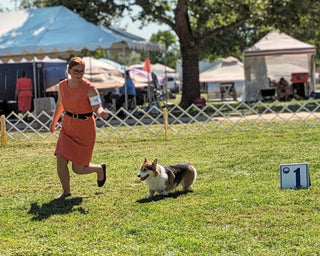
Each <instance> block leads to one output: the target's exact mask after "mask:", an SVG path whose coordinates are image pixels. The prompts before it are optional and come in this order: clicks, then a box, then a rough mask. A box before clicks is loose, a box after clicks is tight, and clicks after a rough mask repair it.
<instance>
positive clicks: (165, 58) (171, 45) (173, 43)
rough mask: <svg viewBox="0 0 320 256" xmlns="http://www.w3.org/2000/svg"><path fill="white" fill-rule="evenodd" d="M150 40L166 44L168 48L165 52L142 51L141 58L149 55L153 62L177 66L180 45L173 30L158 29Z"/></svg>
mask: <svg viewBox="0 0 320 256" xmlns="http://www.w3.org/2000/svg"><path fill="white" fill-rule="evenodd" d="M150 41H152V42H156V43H158V44H162V45H164V46H165V49H166V51H165V53H163V52H155V51H153V52H147V53H142V54H141V58H142V59H145V58H146V57H147V55H148V57H149V58H150V61H151V63H161V64H164V65H166V66H169V67H172V68H175V67H176V62H177V59H178V57H179V49H178V47H179V46H178V44H177V40H176V36H175V35H174V34H173V33H172V32H171V31H158V32H157V33H156V34H153V35H152V36H151V38H150Z"/></svg>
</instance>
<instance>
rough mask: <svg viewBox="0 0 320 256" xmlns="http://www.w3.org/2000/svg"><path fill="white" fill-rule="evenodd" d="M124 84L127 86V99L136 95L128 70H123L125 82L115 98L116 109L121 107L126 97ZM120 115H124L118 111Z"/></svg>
mask: <svg viewBox="0 0 320 256" xmlns="http://www.w3.org/2000/svg"><path fill="white" fill-rule="evenodd" d="M125 86H126V87H127V95H128V99H133V98H134V97H135V96H136V88H135V86H134V83H133V82H132V79H131V77H130V74H129V71H128V70H127V71H126V72H125V83H124V85H123V87H122V88H121V96H120V98H119V99H118V100H117V104H116V108H117V110H119V109H120V108H121V107H122V105H123V103H124V102H125V97H126V95H125V94H126V89H125ZM120 115H124V114H123V113H120Z"/></svg>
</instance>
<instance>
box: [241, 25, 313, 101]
mask: <svg viewBox="0 0 320 256" xmlns="http://www.w3.org/2000/svg"><path fill="white" fill-rule="evenodd" d="M315 60H316V48H315V47H314V46H313V45H310V44H307V43H304V42H301V41H299V40H297V39H295V38H292V37H290V36H289V35H287V34H285V33H279V32H278V31H276V30H273V31H271V32H269V33H268V34H267V35H266V36H265V37H263V38H262V39H260V41H258V42H257V43H256V44H254V45H253V46H252V47H250V48H248V49H246V50H245V51H244V52H243V61H244V74H245V88H244V92H243V95H242V100H243V101H245V102H254V101H257V100H259V99H260V95H261V92H262V91H264V90H268V89H270V88H271V86H272V84H274V83H270V81H276V82H277V81H279V80H280V78H282V77H283V78H285V79H286V80H287V81H288V82H289V83H292V82H293V81H292V77H293V75H294V74H306V75H307V79H306V80H307V81H306V82H305V83H304V84H303V87H304V88H303V90H304V91H303V94H304V96H305V97H308V96H310V94H311V93H312V91H314V88H315Z"/></svg>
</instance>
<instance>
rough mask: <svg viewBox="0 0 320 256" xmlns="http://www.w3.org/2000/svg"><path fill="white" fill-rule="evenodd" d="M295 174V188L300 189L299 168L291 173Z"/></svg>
mask: <svg viewBox="0 0 320 256" xmlns="http://www.w3.org/2000/svg"><path fill="white" fill-rule="evenodd" d="M293 172H294V173H295V174H296V187H297V188H300V187H301V179H300V168H297V169H295V170H294V171H293Z"/></svg>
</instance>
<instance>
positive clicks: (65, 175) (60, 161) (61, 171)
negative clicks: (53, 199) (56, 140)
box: [57, 156, 70, 197]
mask: <svg viewBox="0 0 320 256" xmlns="http://www.w3.org/2000/svg"><path fill="white" fill-rule="evenodd" d="M68 162H69V161H68V160H67V159H65V158H64V157H62V156H57V172H58V176H59V179H60V182H61V185H62V189H63V193H62V195H61V196H60V197H63V196H66V195H69V194H70V173H69V168H68Z"/></svg>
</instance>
